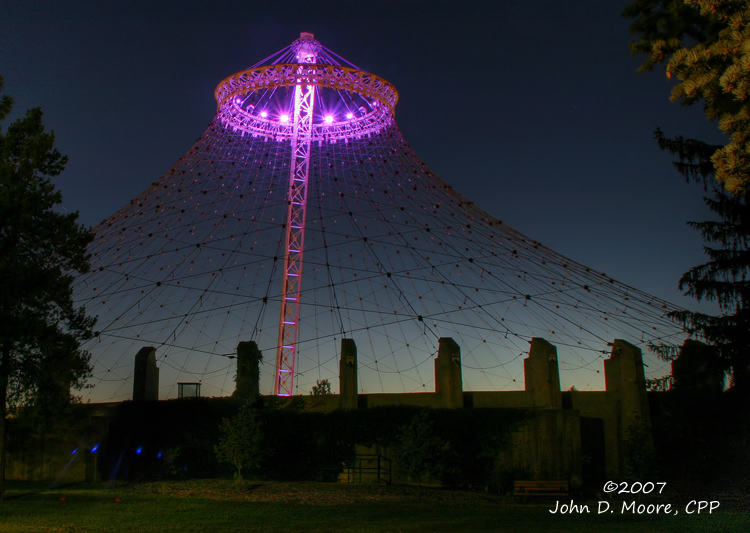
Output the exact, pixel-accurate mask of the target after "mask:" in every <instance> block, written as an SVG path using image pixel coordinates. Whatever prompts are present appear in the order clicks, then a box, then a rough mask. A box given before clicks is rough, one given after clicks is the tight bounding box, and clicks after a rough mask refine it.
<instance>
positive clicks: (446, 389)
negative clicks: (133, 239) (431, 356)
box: [435, 337, 464, 409]
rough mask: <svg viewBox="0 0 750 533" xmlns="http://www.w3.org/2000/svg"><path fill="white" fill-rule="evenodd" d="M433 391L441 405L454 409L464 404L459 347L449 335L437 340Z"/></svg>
mask: <svg viewBox="0 0 750 533" xmlns="http://www.w3.org/2000/svg"><path fill="white" fill-rule="evenodd" d="M435 392H436V393H437V396H438V402H439V404H440V406H441V407H447V408H450V409H456V408H459V407H463V406H464V386H463V376H462V373H461V347H460V346H459V345H458V344H457V343H456V341H454V340H453V339H451V338H450V337H443V338H441V339H440V340H439V341H438V356H437V359H435Z"/></svg>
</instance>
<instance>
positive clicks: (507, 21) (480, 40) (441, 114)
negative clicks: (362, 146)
mask: <svg viewBox="0 0 750 533" xmlns="http://www.w3.org/2000/svg"><path fill="white" fill-rule="evenodd" d="M625 5H626V3H625V2H615V1H602V0H589V1H577V2H559V1H549V0H548V1H536V2H517V1H486V2H484V1H481V2H480V1H463V2H458V1H453V2H445V1H442V0H430V1H404V0H402V1H356V2H355V1H341V2H335V1H328V2H311V1H297V2H291V1H290V2H285V1H281V0H275V1H271V2H264V1H252V2H251V1H248V0H244V1H222V0H213V1H211V2H199V1H180V2H176V1H175V2H153V1H148V2H146V1H130V2H124V1H122V2H115V1H107V2H101V1H72V0H67V1H65V2H54V1H49V2H45V1H33V0H31V1H29V0H27V1H23V2H21V1H5V2H3V3H2V4H0V75H2V76H3V77H4V78H5V84H6V85H5V90H4V92H5V94H9V95H10V96H12V97H13V98H14V100H15V107H14V112H13V114H12V115H11V119H15V118H16V117H18V116H19V115H20V114H21V113H23V112H24V111H25V110H26V109H28V108H31V107H37V106H39V107H41V108H42V109H43V111H44V113H45V118H44V121H45V125H46V126H47V128H48V129H52V130H54V132H55V134H56V136H57V147H58V148H59V150H60V151H61V152H62V153H64V154H67V155H68V156H69V158H70V162H69V164H68V166H67V169H66V171H65V172H64V173H63V174H62V175H61V176H60V177H59V178H57V179H56V183H57V185H58V187H59V188H60V189H61V190H62V192H63V195H64V208H65V209H67V210H68V211H74V210H78V211H79V212H80V215H81V221H82V222H84V223H85V224H87V225H96V224H97V223H98V222H100V221H101V220H102V219H104V218H105V217H106V216H108V215H110V214H112V213H114V212H115V211H116V210H117V209H119V208H120V207H122V206H123V205H124V204H126V203H127V202H128V201H129V200H130V199H131V198H133V197H135V196H137V195H138V194H139V193H140V192H141V191H143V190H144V189H145V188H146V187H147V186H148V185H149V184H150V183H152V182H153V181H155V180H156V179H158V178H159V177H160V176H161V175H162V174H164V173H165V172H166V171H168V170H169V168H170V167H171V166H172V165H173V164H174V163H176V162H177V160H178V159H179V158H180V157H181V156H182V155H183V154H184V153H185V152H187V150H188V149H189V148H190V147H191V145H192V143H193V142H194V141H195V139H197V138H198V137H199V136H200V135H201V134H202V133H203V131H204V129H205V128H206V126H207V125H208V124H209V122H210V121H211V119H212V118H213V115H214V113H215V110H216V103H215V100H214V97H213V91H214V89H215V87H216V85H218V83H219V82H220V81H221V80H223V79H224V78H225V77H227V76H229V75H230V74H233V73H234V72H237V71H240V70H243V69H245V68H247V67H249V66H250V65H252V64H254V63H256V62H258V61H260V60H262V59H264V58H265V57H267V56H269V55H271V54H273V53H274V52H276V51H278V50H280V49H281V48H283V47H285V46H287V45H288V44H290V43H291V42H292V41H294V40H295V39H296V38H298V37H299V34H300V32H301V31H307V32H311V33H314V34H315V37H316V39H318V40H319V41H320V42H321V43H322V44H323V45H324V46H326V47H327V48H329V49H330V50H333V51H334V52H336V53H338V54H339V55H341V56H343V57H345V58H346V59H348V60H349V61H351V62H352V63H354V64H355V65H358V66H359V67H360V68H362V69H364V70H367V71H369V72H372V73H374V74H377V75H379V76H381V77H384V78H385V79H387V80H388V81H390V82H391V83H392V84H393V85H395V87H396V89H397V90H398V91H399V94H400V101H399V104H398V105H397V107H396V120H397V122H398V123H399V126H400V128H401V130H402V132H403V133H404V136H405V138H406V139H407V141H408V142H409V143H410V144H411V145H412V147H413V148H414V150H415V151H416V153H417V154H418V155H419V156H420V157H421V158H422V160H423V161H424V162H426V163H427V165H428V166H429V167H430V168H431V169H432V170H433V171H434V172H435V173H436V174H437V175H438V176H440V177H441V178H442V179H443V180H444V181H445V182H447V183H448V184H449V185H451V186H453V187H454V188H455V189H456V190H457V191H458V192H459V193H461V194H462V195H463V196H465V197H466V198H468V199H469V200H472V201H474V202H475V203H476V204H477V205H478V206H479V207H481V208H483V209H484V210H486V211H488V212H489V213H490V214H492V215H493V216H495V217H497V218H499V219H500V220H502V221H503V222H505V223H507V224H509V225H510V226H512V227H514V228H515V229H517V230H519V231H521V232H522V233H524V234H526V235H527V236H529V237H531V238H533V239H536V240H538V241H540V242H542V243H543V244H544V245H546V246H548V247H550V248H552V249H554V250H556V251H558V252H560V253H562V254H564V255H566V256H568V257H570V258H572V259H574V260H576V261H578V262H580V263H583V264H585V265H587V266H589V267H591V268H593V269H595V270H598V271H601V272H606V273H607V274H608V275H610V276H612V277H614V278H615V279H617V280H619V281H622V282H624V283H626V284H629V285H632V286H634V287H636V288H638V289H641V290H644V291H646V292H649V293H651V294H654V295H656V296H659V297H661V298H664V299H666V300H669V301H671V302H673V303H675V304H678V305H682V306H685V307H688V308H696V307H697V304H696V303H695V302H694V300H692V299H690V298H687V297H684V296H682V295H681V294H680V291H679V290H678V288H677V282H678V279H679V277H680V275H681V274H682V273H683V272H684V271H686V270H687V269H688V268H690V267H691V266H694V265H696V264H698V263H700V262H703V261H704V255H703V253H702V250H701V245H702V243H701V239H700V237H699V236H698V235H697V233H695V232H694V231H693V230H691V229H690V228H689V227H687V225H686V224H685V223H686V221H688V220H701V219H705V218H707V217H709V212H708V209H707V208H706V207H705V206H704V205H703V203H702V201H701V196H702V190H701V189H700V188H699V187H698V186H696V185H687V184H685V182H684V180H683V178H682V177H681V176H680V175H678V174H677V173H676V171H675V170H674V169H673V168H672V166H671V163H670V157H669V155H668V154H665V153H662V152H660V151H659V149H658V147H657V146H656V143H655V142H654V141H653V139H652V132H653V130H654V128H655V127H657V126H660V127H661V128H662V129H663V130H664V131H665V133H666V134H667V135H678V134H680V135H684V136H686V137H697V138H700V139H702V140H705V141H708V142H715V143H722V142H723V138H722V136H721V135H720V134H719V132H718V129H717V126H716V124H711V123H709V122H708V121H707V120H706V119H705V118H704V116H703V114H702V111H701V109H699V108H685V107H681V106H680V105H678V104H674V103H671V102H669V98H668V97H669V92H670V87H671V82H669V81H668V80H667V79H666V77H665V75H664V72H663V69H661V70H658V71H655V72H653V73H650V74H643V75H638V74H636V72H635V70H636V68H637V67H638V64H639V62H640V60H641V59H640V58H633V57H631V55H630V51H629V49H628V43H629V42H630V40H631V39H632V38H633V37H632V36H631V35H630V34H629V31H628V26H629V24H630V21H629V20H627V19H623V18H622V17H621V16H620V13H621V12H622V9H623V7H624V6H625ZM3 126H4V127H7V123H6V124H4V125H3ZM703 309H704V310H711V309H712V308H711V307H707V306H704V307H703Z"/></svg>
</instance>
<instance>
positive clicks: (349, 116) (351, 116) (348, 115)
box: [346, 113, 354, 120]
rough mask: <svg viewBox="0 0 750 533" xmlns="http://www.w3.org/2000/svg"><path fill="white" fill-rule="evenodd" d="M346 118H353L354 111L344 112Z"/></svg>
mask: <svg viewBox="0 0 750 533" xmlns="http://www.w3.org/2000/svg"><path fill="white" fill-rule="evenodd" d="M346 118H348V119H349V120H351V119H353V118H354V113H347V114H346Z"/></svg>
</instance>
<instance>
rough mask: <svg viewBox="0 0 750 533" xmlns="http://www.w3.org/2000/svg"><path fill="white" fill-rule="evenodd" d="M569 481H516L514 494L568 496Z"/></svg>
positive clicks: (522, 495) (524, 495)
mask: <svg viewBox="0 0 750 533" xmlns="http://www.w3.org/2000/svg"><path fill="white" fill-rule="evenodd" d="M569 494H570V487H569V486H568V482H567V481H514V482H513V496H521V497H527V496H568V495H569Z"/></svg>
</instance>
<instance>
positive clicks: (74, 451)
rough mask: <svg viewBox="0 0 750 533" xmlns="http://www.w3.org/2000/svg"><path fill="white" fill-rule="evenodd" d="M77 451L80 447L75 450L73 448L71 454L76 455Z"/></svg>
mask: <svg viewBox="0 0 750 533" xmlns="http://www.w3.org/2000/svg"><path fill="white" fill-rule="evenodd" d="M77 451H78V448H76V449H75V450H73V453H71V454H70V455H75V454H76V452H77Z"/></svg>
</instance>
